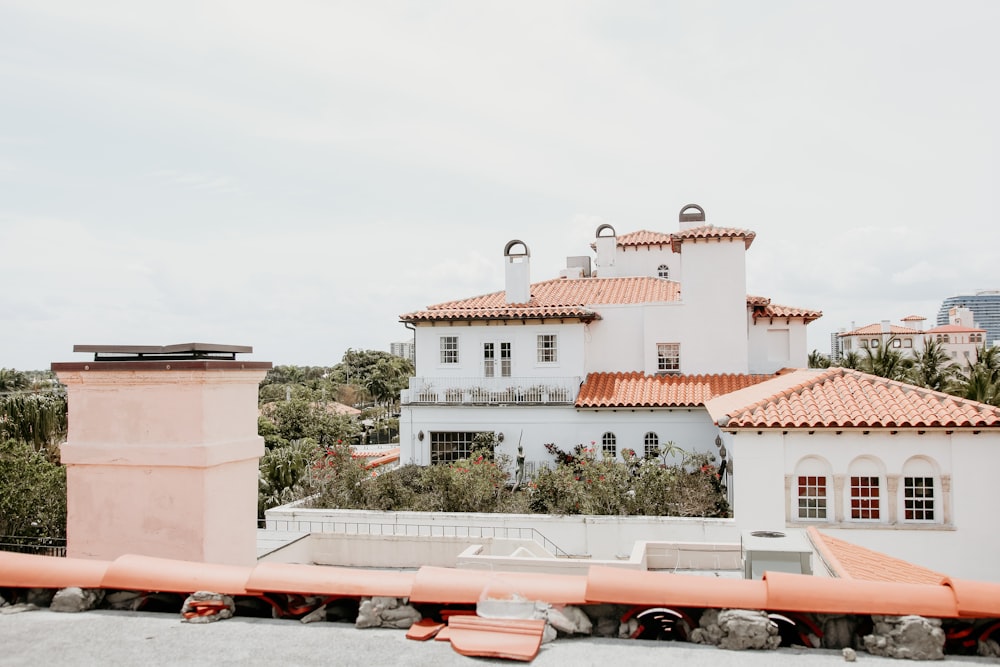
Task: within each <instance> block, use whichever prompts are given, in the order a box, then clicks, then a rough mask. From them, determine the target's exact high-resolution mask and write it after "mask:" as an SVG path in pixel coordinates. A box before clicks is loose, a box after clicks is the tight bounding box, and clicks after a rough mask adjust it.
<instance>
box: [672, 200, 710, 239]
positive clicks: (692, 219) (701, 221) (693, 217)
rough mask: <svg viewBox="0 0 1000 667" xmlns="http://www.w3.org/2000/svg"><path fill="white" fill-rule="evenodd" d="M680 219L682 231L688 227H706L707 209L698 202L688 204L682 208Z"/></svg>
mask: <svg viewBox="0 0 1000 667" xmlns="http://www.w3.org/2000/svg"><path fill="white" fill-rule="evenodd" d="M678 220H679V221H680V230H681V231H682V232H683V231H685V230H688V229H694V228H695V227H704V226H705V209H703V208H702V207H701V206H698V205H697V204H688V205H687V206H685V207H684V208H682V209H681V212H680V215H679V216H678Z"/></svg>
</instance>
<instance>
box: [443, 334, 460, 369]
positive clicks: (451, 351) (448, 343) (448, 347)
mask: <svg viewBox="0 0 1000 667" xmlns="http://www.w3.org/2000/svg"><path fill="white" fill-rule="evenodd" d="M452 343H453V345H452ZM459 361H460V358H459V355H458V336H440V337H439V338H438V363H439V364H440V365H441V366H457V365H458V363H459Z"/></svg>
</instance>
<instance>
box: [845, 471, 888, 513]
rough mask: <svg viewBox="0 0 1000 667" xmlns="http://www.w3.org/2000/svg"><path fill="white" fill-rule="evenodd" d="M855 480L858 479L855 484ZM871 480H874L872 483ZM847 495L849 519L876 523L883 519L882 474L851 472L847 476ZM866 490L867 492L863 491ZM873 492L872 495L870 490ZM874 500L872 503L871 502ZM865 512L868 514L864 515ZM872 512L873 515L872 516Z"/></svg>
mask: <svg viewBox="0 0 1000 667" xmlns="http://www.w3.org/2000/svg"><path fill="white" fill-rule="evenodd" d="M855 480H858V482H857V484H855ZM872 480H874V481H875V483H874V485H872ZM847 484H848V497H847V513H848V518H849V519H850V520H851V521H863V522H866V523H878V522H880V521H882V520H883V516H884V515H883V510H884V509H886V508H883V504H884V503H883V502H882V495H883V494H882V476H881V475H871V474H852V475H849V476H848V478H847ZM865 490H867V491H868V493H867V494H866V493H864V491H865ZM872 490H874V491H875V494H874V495H872V493H871V491H872ZM873 500H874V503H873V502H872V501H873ZM865 514H867V515H868V516H865ZM872 514H874V516H872Z"/></svg>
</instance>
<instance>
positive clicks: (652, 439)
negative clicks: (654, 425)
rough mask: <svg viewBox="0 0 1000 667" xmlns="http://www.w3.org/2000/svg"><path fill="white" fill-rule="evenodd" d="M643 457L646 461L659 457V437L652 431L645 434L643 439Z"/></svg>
mask: <svg viewBox="0 0 1000 667" xmlns="http://www.w3.org/2000/svg"><path fill="white" fill-rule="evenodd" d="M642 451H643V455H644V456H645V457H646V458H647V459H655V458H656V457H657V456H659V455H660V436H658V435H656V434H655V433H653V432H652V431H650V432H649V433H647V434H646V437H645V438H643V449H642Z"/></svg>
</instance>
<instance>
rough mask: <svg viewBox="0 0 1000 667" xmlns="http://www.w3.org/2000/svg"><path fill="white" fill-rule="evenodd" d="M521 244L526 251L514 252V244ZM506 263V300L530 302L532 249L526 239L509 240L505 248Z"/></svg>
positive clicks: (509, 301) (508, 301)
mask: <svg viewBox="0 0 1000 667" xmlns="http://www.w3.org/2000/svg"><path fill="white" fill-rule="evenodd" d="M517 245H519V246H521V248H523V249H524V252H513V248H514V246H517ZM503 256H504V263H505V264H506V282H505V288H506V301H507V303H528V302H529V301H531V274H530V271H529V264H530V258H531V251H530V250H528V246H527V244H525V242H524V241H519V240H518V239H514V240H513V241H508V243H507V245H506V246H504V249H503Z"/></svg>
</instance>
